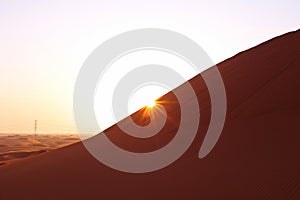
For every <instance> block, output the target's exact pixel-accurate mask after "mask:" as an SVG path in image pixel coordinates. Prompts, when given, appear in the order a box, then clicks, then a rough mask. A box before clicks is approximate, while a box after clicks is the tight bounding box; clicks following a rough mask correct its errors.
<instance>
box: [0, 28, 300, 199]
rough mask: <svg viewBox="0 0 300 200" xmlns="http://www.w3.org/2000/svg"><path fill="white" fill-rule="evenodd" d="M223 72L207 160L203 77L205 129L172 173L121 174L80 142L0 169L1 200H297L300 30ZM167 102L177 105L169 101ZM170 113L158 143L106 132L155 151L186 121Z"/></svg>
mask: <svg viewBox="0 0 300 200" xmlns="http://www.w3.org/2000/svg"><path fill="white" fill-rule="evenodd" d="M218 68H219V70H220V72H221V75H222V77H223V80H224V83H225V87H226V92H227V101H228V102H227V104H228V105H227V106H228V108H227V118H226V122H225V127H224V130H223V132H222V135H221V137H220V139H219V141H218V143H217V144H216V146H215V147H214V149H213V150H212V152H210V154H208V156H207V157H205V158H204V159H199V158H198V152H199V149H200V146H201V144H202V142H203V138H204V136H205V133H206V130H207V128H208V124H209V120H210V116H211V111H210V97H209V94H208V91H207V87H206V85H205V83H204V81H203V79H202V77H201V74H200V75H198V76H196V77H194V78H193V79H191V80H190V81H189V82H190V83H191V85H192V86H193V88H194V89H195V92H196V94H197V98H198V101H199V104H200V110H201V120H200V122H199V123H200V128H199V131H198V133H197V136H196V138H195V140H194V142H193V144H192V145H191V147H190V148H189V149H188V151H187V152H186V153H185V154H184V155H183V156H182V157H181V158H180V159H178V160H177V161H176V162H174V163H173V164H171V165H170V166H168V167H166V168H164V169H161V170H158V171H155V172H151V173H146V174H129V173H123V172H119V171H116V170H113V169H111V168H108V167H106V166H105V165H103V164H101V163H100V162H98V161H97V160H95V159H94V158H93V157H92V156H91V155H90V154H89V153H88V152H87V150H86V149H85V147H84V146H83V144H82V143H76V144H74V145H71V146H67V147H64V148H61V149H58V150H55V151H51V152H48V153H44V154H40V155H37V156H34V157H32V158H29V159H25V160H22V161H19V162H15V163H12V164H10V165H2V166H0V188H1V189H0V199H1V200H14V199H30V200H34V199H39V200H40V199H56V200H57V199H124V200H125V199H138V200H141V199H143V200H145V199H151V200H154V199H178V200H183V199H197V200H199V199H239V200H240V199H243V200H245V199H249V200H250V199H251V200H252V199H295V200H299V199H300V126H299V122H300V104H299V103H300V90H299V87H300V78H299V75H300V31H295V32H291V33H287V34H285V35H282V36H280V37H276V38H274V39H272V40H270V41H267V42H265V43H263V44H260V45H258V46H256V47H253V48H251V49H249V50H247V51H244V52H241V53H239V54H238V55H236V56H234V57H232V58H230V59H227V60H225V61H224V62H222V63H220V64H218ZM181 87H182V86H181ZM162 99H164V100H165V101H173V102H174V101H176V100H174V95H172V93H169V94H167V95H165V96H163V97H162ZM187 103H188V102H187ZM164 106H165V108H166V110H167V112H168V115H169V114H170V113H171V114H170V117H171V118H172V121H167V123H166V126H165V127H164V129H163V130H162V132H160V133H159V134H158V135H157V136H154V137H152V138H148V139H137V138H132V137H130V136H128V135H125V134H124V133H122V132H121V130H120V129H119V128H118V127H117V126H113V127H111V128H109V129H108V130H106V131H105V134H106V135H107V136H108V137H109V138H110V139H111V140H112V141H113V142H114V143H117V144H118V145H119V146H121V147H122V148H124V149H128V150H131V151H136V152H145V151H149V150H155V149H158V148H160V147H161V146H163V145H165V144H166V143H168V141H170V140H171V139H172V137H174V134H175V133H176V130H177V128H178V124H179V120H180V118H179V114H180V113H179V107H178V104H176V103H173V104H169V105H168V104H165V105H164ZM136 116H138V113H137V114H135V116H133V118H136Z"/></svg>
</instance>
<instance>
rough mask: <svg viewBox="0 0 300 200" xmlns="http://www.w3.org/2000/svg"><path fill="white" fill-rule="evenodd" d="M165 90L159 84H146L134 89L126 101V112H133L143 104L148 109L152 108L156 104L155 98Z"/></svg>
mask: <svg viewBox="0 0 300 200" xmlns="http://www.w3.org/2000/svg"><path fill="white" fill-rule="evenodd" d="M167 92H168V90H167V89H166V88H164V87H162V86H159V85H147V86H144V87H142V88H140V89H139V90H136V91H135V92H134V93H133V95H132V96H131V98H130V100H129V102H128V113H129V114H131V113H134V112H135V111H137V110H139V109H141V108H143V107H145V106H146V108H148V109H151V108H154V107H155V106H156V105H157V104H158V102H157V101H156V99H158V98H159V97H161V96H162V95H164V94H166V93H167Z"/></svg>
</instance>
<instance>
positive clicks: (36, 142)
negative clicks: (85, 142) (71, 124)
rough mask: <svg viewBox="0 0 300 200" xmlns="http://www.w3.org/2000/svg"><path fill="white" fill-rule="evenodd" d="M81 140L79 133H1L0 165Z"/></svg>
mask: <svg viewBox="0 0 300 200" xmlns="http://www.w3.org/2000/svg"><path fill="white" fill-rule="evenodd" d="M78 141H80V139H79V137H78V136H77V135H55V134H52V135H47V134H41V135H29V134H27V135H26V134H13V135H12V134H0V165H3V164H7V163H10V162H11V161H12V160H14V161H15V160H16V159H19V158H26V157H29V156H33V155H37V154H40V153H44V152H47V151H51V150H54V149H58V148H61V147H64V146H67V145H70V144H73V143H76V142H78Z"/></svg>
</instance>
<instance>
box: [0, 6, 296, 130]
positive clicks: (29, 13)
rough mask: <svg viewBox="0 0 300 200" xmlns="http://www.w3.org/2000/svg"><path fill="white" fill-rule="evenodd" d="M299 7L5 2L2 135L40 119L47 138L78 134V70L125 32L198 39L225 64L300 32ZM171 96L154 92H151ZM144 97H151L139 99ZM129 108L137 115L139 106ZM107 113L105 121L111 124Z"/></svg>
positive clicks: (0, 9)
mask: <svg viewBox="0 0 300 200" xmlns="http://www.w3.org/2000/svg"><path fill="white" fill-rule="evenodd" d="M299 9H300V1H297V0H294V1H292V0H286V1H277V0H273V1H268V0H267V1H258V0H253V1H233V0H231V1H213V0H212V1H201V0H194V1H191V0H186V1H178V0H165V1H162V0H152V1H145V0H126V1H124V0H107V1H101V0H100V1H88V0H87V1H83V0H78V1H66V0H62V1H55V0H54V1H43V0H40V1H31V0H27V1H21V0H19V1H16V0H11V1H2V0H0V30H1V31H0V41H1V43H0V44H1V45H0V55H1V58H0V101H1V102H0V122H1V124H0V133H31V132H33V130H34V120H38V132H39V133H76V125H75V122H74V117H73V91H74V84H75V81H76V77H77V75H78V72H79V70H80V68H81V66H82V64H83V62H84V61H85V59H86V58H87V57H88V55H89V54H90V53H91V52H92V51H93V50H94V49H95V48H96V47H97V46H99V45H100V44H101V43H102V42H104V41H105V40H107V39H109V38H111V37H113V36H115V35H117V34H120V33H122V32H125V31H130V30H133V29H139V28H163V29H169V30H173V31H176V32H179V33H182V34H184V35H186V36H188V37H189V38H191V39H193V40H194V41H196V42H197V43H198V44H199V45H200V46H201V47H202V48H203V49H204V50H205V51H206V52H207V53H208V55H209V56H210V57H211V59H212V60H213V62H214V63H218V62H220V61H223V60H225V59H226V58H229V57H231V56H233V55H235V54H237V53H238V52H240V51H243V50H246V49H248V48H251V47H253V46H255V45H257V44H259V43H261V42H264V41H266V40H268V39H271V38H273V37H275V36H278V35H281V34H284V33H286V32H289V31H293V30H297V29H299V27H300V12H299ZM159 57H160V56H159V55H158V56H157V57H156V58H159ZM158 61H159V59H158ZM170 63H171V62H170ZM194 75H196V74H193V72H188V74H186V76H187V77H190V78H191V77H193V76H194ZM110 89H111V88H110ZM148 91H151V89H150V90H148ZM166 91H167V90H166V89H165V88H164V89H155V88H152V91H151V92H147V93H153V94H155V95H160V94H162V93H164V92H166ZM144 93H145V91H144ZM139 96H143V92H140V93H139V94H137V95H136V96H135V97H134V98H133V99H135V98H137V99H138V98H139ZM132 101H134V100H132ZM129 104H130V103H129ZM101 105H103V103H102V104H101ZM101 105H100V106H101ZM134 105H135V106H137V105H138V103H136V104H134ZM98 106H99V105H98ZM98 106H97V105H96V106H95V109H96V110H97V109H98ZM129 107H130V109H133V110H134V108H132V103H131V105H129ZM133 107H134V106H133ZM95 112H96V113H97V112H98V113H99V110H98V111H95ZM105 112H106V111H105ZM105 112H104V113H103V112H101V113H100V115H101V116H102V117H103V116H104V118H106V116H108V117H107V118H109V115H110V114H108V113H105ZM113 123H114V121H112V120H107V121H104V122H101V125H100V126H102V128H105V127H108V126H110V125H112V124H113Z"/></svg>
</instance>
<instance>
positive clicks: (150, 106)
mask: <svg viewBox="0 0 300 200" xmlns="http://www.w3.org/2000/svg"><path fill="white" fill-rule="evenodd" d="M155 105H156V102H155V101H150V102H149V103H148V104H147V107H148V108H153V107H154V106H155Z"/></svg>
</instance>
